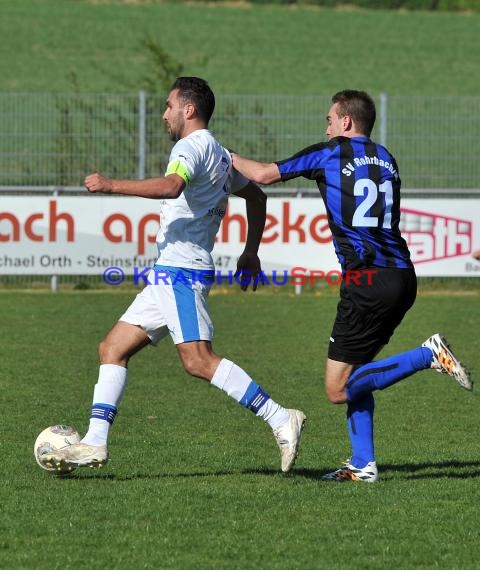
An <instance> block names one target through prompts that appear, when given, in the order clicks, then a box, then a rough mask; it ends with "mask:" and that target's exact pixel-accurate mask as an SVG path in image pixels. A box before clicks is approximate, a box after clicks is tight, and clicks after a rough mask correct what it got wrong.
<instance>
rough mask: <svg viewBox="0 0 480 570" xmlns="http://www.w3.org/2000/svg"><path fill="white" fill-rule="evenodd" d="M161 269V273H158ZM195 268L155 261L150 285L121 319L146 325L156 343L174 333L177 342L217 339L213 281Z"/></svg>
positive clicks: (149, 279) (149, 277)
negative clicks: (207, 280)
mask: <svg viewBox="0 0 480 570" xmlns="http://www.w3.org/2000/svg"><path fill="white" fill-rule="evenodd" d="M155 272H157V275H155ZM197 275H198V273H195V271H194V270H191V269H183V268H180V267H169V266H165V265H155V267H154V268H153V269H152V271H150V273H149V274H148V281H149V283H152V284H150V285H147V286H146V287H145V289H143V291H141V293H139V294H138V295H137V296H136V297H135V299H134V301H133V302H132V304H131V305H130V306H129V307H128V309H127V310H126V311H125V313H124V314H123V315H122V316H121V317H120V319H119V320H120V321H123V322H125V323H129V324H131V325H137V326H140V327H142V329H144V331H145V332H146V333H147V335H148V337H149V338H150V340H151V341H152V343H153V344H157V343H158V342H159V341H160V340H162V339H163V338H165V337H166V336H167V335H168V333H170V335H171V337H172V340H173V342H174V343H175V344H180V343H182V342H192V341H195V340H208V341H211V340H212V339H213V323H212V319H211V317H210V314H209V312H208V308H207V296H208V293H209V291H210V285H209V284H205V283H203V282H202V280H201V279H198V278H197Z"/></svg>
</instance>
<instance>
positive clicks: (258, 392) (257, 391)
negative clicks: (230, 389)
mask: <svg viewBox="0 0 480 570" xmlns="http://www.w3.org/2000/svg"><path fill="white" fill-rule="evenodd" d="M269 399H270V396H269V395H268V394H267V393H266V392H265V391H264V390H263V389H262V388H261V387H260V386H259V385H258V384H257V383H256V382H253V381H252V382H250V384H249V386H248V388H247V391H246V392H245V394H244V395H243V396H242V398H241V399H240V404H241V405H242V406H244V407H245V408H248V409H249V410H252V412H253V413H255V414H256V413H257V412H258V410H259V409H260V408H261V407H262V406H263V405H264V404H265V403H266V402H267V400H269Z"/></svg>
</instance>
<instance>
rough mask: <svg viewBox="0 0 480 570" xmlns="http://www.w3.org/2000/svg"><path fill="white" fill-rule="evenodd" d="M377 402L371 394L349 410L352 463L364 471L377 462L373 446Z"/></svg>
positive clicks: (356, 402) (355, 403)
mask: <svg viewBox="0 0 480 570" xmlns="http://www.w3.org/2000/svg"><path fill="white" fill-rule="evenodd" d="M374 409H375V400H374V398H373V394H372V393H371V392H370V393H369V394H366V395H365V396H364V397H363V398H361V399H359V400H356V401H355V402H349V404H348V408H347V423H348V433H349V434H350V442H351V444H352V457H351V459H350V463H351V464H352V465H354V466H355V467H358V469H363V467H365V466H366V465H367V463H369V462H370V461H375V451H374V446H373V410H374Z"/></svg>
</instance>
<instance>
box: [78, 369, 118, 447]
mask: <svg viewBox="0 0 480 570" xmlns="http://www.w3.org/2000/svg"><path fill="white" fill-rule="evenodd" d="M126 385H127V369H126V368H124V367H123V366H117V365H116V364H101V365H100V368H99V372H98V381H97V383H96V384H95V389H94V392H93V404H92V413H91V416H90V424H89V426H88V431H87V433H86V434H85V437H84V438H83V439H82V443H87V444H88V445H106V444H107V439H108V432H109V430H110V427H111V425H112V423H113V420H114V419H115V416H116V413H117V408H118V405H119V404H120V401H121V399H122V397H123V393H124V391H125V387H126Z"/></svg>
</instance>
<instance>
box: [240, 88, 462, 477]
mask: <svg viewBox="0 0 480 570" xmlns="http://www.w3.org/2000/svg"><path fill="white" fill-rule="evenodd" d="M375 118H376V111H375V104H374V102H373V100H372V98H371V97H370V96H369V95H368V93H365V92H364V91H356V90H345V91H341V92H338V93H336V94H335V95H334V96H333V97H332V105H331V107H330V110H329V111H328V114H327V129H326V135H327V138H328V141H327V142H321V143H317V144H314V145H312V146H309V147H307V148H304V149H302V150H300V151H299V152H297V153H296V154H294V155H293V156H291V157H290V158H287V159H285V160H279V161H277V162H273V163H260V162H256V161H254V160H250V159H248V158H245V157H242V156H239V155H237V154H235V153H233V164H234V167H235V168H236V169H237V170H238V171H239V172H241V173H242V174H243V175H244V176H246V177H247V178H249V179H250V180H252V181H255V182H257V183H259V184H273V183H275V182H279V181H286V180H290V179H293V178H297V177H300V176H302V177H304V178H307V179H309V180H315V181H316V183H317V185H318V188H319V190H320V193H321V196H322V198H323V200H324V203H325V207H326V210H327V216H328V221H329V226H330V230H331V232H332V236H333V243H334V246H335V251H336V254H337V257H338V260H339V262H340V265H341V267H342V271H343V273H344V274H345V272H346V271H349V270H359V271H360V275H361V276H362V277H360V280H359V281H357V282H356V283H355V282H353V283H352V282H351V281H350V282H347V280H343V281H342V284H341V286H340V302H339V304H338V307H337V316H336V319H335V322H334V325H333V330H332V334H331V337H330V344H329V350H328V358H327V365H326V372H325V387H326V393H327V396H328V398H329V400H330V401H331V402H332V403H334V404H346V405H347V423H348V430H349V435H350V441H351V445H352V455H351V457H350V458H349V459H348V460H347V461H346V462H345V464H344V466H343V467H341V468H340V469H337V470H335V471H333V472H332V473H328V474H326V475H325V476H324V477H323V478H324V479H326V480H332V481H346V480H348V481H364V482H370V483H371V482H375V481H377V480H378V469H377V464H376V460H375V452H374V440H373V412H374V405H375V402H374V396H373V392H374V391H375V390H378V389H380V390H383V389H385V388H388V387H389V386H391V385H393V384H395V383H396V382H398V381H400V380H402V379H404V378H407V377H408V376H410V375H412V374H413V373H415V372H417V371H419V370H423V369H426V368H435V369H436V370H437V371H439V372H442V373H447V374H449V375H450V376H452V377H453V378H455V380H457V382H458V383H459V384H460V385H461V386H462V387H463V388H466V389H468V390H470V389H471V388H472V381H471V379H470V375H469V373H468V371H467V370H466V369H465V368H464V367H463V365H462V364H461V363H460V362H459V361H458V360H457V359H456V358H455V356H454V355H453V353H452V351H451V349H450V348H449V346H448V343H447V341H446V340H445V338H444V337H442V336H440V335H439V334H435V335H433V336H431V337H430V338H429V339H427V340H426V341H425V342H424V343H423V344H422V346H419V347H417V348H414V349H413V350H410V351H408V352H405V353H402V354H397V355H395V356H392V357H390V358H387V359H385V360H379V361H373V358H374V357H375V356H376V355H377V354H378V352H379V351H380V350H381V348H382V347H383V346H384V345H386V344H387V343H388V341H389V339H390V337H391V336H392V334H393V332H394V330H395V328H396V327H397V326H398V325H399V324H400V322H401V321H402V319H403V317H404V316H405V314H406V312H407V311H408V310H409V309H410V307H411V306H412V305H413V303H414V301H415V297H416V292H417V280H416V275H415V270H414V268H413V264H412V262H411V260H410V253H409V250H408V247H407V244H406V242H405V240H404V239H403V238H402V236H401V234H400V230H399V222H400V186H401V181H400V174H399V169H398V165H397V163H396V160H395V158H394V157H393V156H392V155H391V154H390V152H389V151H388V150H387V149H386V148H385V147H384V146H382V145H380V144H378V143H376V142H374V141H372V140H371V138H370V134H371V132H372V129H373V126H374V124H375ZM361 270H373V271H375V273H373V274H372V273H370V272H369V273H368V274H367V273H362V272H361Z"/></svg>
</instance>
